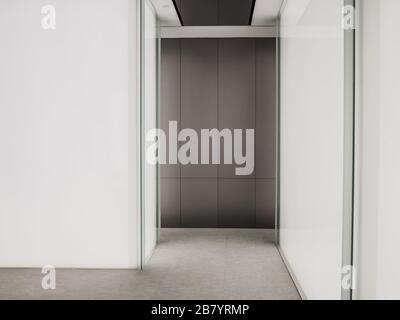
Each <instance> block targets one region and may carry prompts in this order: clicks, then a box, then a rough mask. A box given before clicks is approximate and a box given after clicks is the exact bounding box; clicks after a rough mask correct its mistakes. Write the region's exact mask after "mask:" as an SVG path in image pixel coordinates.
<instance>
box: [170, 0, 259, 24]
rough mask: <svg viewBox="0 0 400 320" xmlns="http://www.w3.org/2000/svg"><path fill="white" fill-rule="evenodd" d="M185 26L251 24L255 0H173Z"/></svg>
mask: <svg viewBox="0 0 400 320" xmlns="http://www.w3.org/2000/svg"><path fill="white" fill-rule="evenodd" d="M173 1H174V5H175V8H176V9H177V12H178V16H179V19H180V20H181V24H182V25H185V26H245V25H249V24H251V20H252V17H253V11H254V6H255V2H256V0H173Z"/></svg>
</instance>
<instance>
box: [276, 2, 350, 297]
mask: <svg viewBox="0 0 400 320" xmlns="http://www.w3.org/2000/svg"><path fill="white" fill-rule="evenodd" d="M342 6H343V1H337V0H302V1H299V0H289V1H287V4H286V7H285V8H284V10H283V14H282V17H281V24H282V30H281V32H282V34H281V36H282V39H281V84H280V85H281V198H280V203H281V213H280V215H281V217H280V228H281V230H280V246H281V249H282V252H283V254H284V256H285V257H286V259H287V261H288V263H289V265H290V267H291V269H292V270H293V273H294V275H295V277H296V278H297V280H298V283H299V284H300V286H301V288H302V290H303V292H304V294H305V295H306V297H307V298H309V299H340V297H341V264H342V214H343V148H344V146H343V139H344V137H343V130H344V113H343V111H344V105H343V103H344V92H343V88H344V73H343V70H344V67H343V66H344V44H343V29H342V28H341V18H342Z"/></svg>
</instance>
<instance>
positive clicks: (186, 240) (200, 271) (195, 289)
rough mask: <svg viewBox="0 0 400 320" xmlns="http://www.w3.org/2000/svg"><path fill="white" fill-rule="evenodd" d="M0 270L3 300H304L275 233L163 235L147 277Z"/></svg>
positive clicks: (187, 232) (119, 273) (186, 231)
mask: <svg viewBox="0 0 400 320" xmlns="http://www.w3.org/2000/svg"><path fill="white" fill-rule="evenodd" d="M41 279H42V274H41V273H40V270H38V269H0V299H201V300H204V299H211V300H214V299H249V300H252V299H300V296H299V294H298V292H297V291H296V288H295V286H294V284H293V282H292V280H291V278H290V276H289V274H288V272H287V270H286V268H285V266H284V264H283V262H282V260H281V258H280V256H279V253H278V251H277V249H276V247H275V245H274V244H273V231H272V230H244V229H163V230H162V233H161V243H160V245H159V246H158V247H157V249H156V251H155V253H154V256H153V257H152V259H151V260H150V262H149V264H148V265H147V267H146V268H145V270H144V271H135V270H67V269H57V289H56V290H48V291H46V290H43V289H42V287H41Z"/></svg>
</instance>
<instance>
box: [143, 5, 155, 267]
mask: <svg viewBox="0 0 400 320" xmlns="http://www.w3.org/2000/svg"><path fill="white" fill-rule="evenodd" d="M144 31H145V48H144V50H145V57H144V61H145V64H144V68H145V81H144V90H145V98H144V99H145V100H144V101H145V112H144V114H145V115H144V116H145V130H146V132H148V130H151V129H155V128H157V99H156V97H157V19H156V15H155V11H154V8H153V5H152V4H151V2H150V1H149V0H146V1H145V28H144ZM144 179H145V189H144V192H145V204H144V206H145V229H144V232H145V238H144V239H145V243H144V247H145V248H144V250H145V261H146V262H147V261H148V260H149V259H150V258H151V255H152V253H153V251H154V248H155V246H156V241H157V201H158V199H157V167H156V166H155V165H151V164H149V163H147V162H146V164H145V175H144Z"/></svg>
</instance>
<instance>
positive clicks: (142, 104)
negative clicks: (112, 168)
mask: <svg viewBox="0 0 400 320" xmlns="http://www.w3.org/2000/svg"><path fill="white" fill-rule="evenodd" d="M144 1H145V0H138V2H139V4H138V6H139V39H140V40H139V45H140V47H139V52H140V59H139V61H140V66H139V69H140V71H139V73H140V76H139V77H140V84H139V87H140V93H139V94H140V107H139V119H140V126H139V127H140V137H139V139H140V141H139V146H140V148H139V150H140V219H139V220H140V222H139V225H140V232H139V234H140V250H139V251H140V262H139V265H140V269H141V270H143V268H144V265H145V250H144V249H145V226H146V225H145V213H146V211H145V180H144V179H145V176H144V175H145V172H144V170H145V161H146V159H145V154H146V151H145V144H144V139H145V132H144V130H145V87H144V85H145V12H144V10H145V7H144V5H145V3H144Z"/></svg>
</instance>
